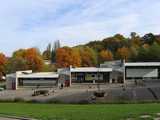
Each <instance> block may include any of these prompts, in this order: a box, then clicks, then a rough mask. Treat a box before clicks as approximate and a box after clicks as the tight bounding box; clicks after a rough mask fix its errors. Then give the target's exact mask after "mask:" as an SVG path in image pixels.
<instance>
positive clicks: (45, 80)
mask: <svg viewBox="0 0 160 120" xmlns="http://www.w3.org/2000/svg"><path fill="white" fill-rule="evenodd" d="M58 79H59V75H58V74H57V73H54V72H40V73H32V71H31V70H29V71H18V72H16V73H14V74H9V75H7V76H6V88H7V89H15V90H16V89H18V88H26V87H32V88H33V87H54V86H57V85H58Z"/></svg>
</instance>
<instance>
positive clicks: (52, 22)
mask: <svg viewBox="0 0 160 120" xmlns="http://www.w3.org/2000/svg"><path fill="white" fill-rule="evenodd" d="M159 8H160V1H159V0H152V1H151V0H141V1H139V0H134V1H131V0H112V1H111V0H99V1H98V0H87V1H86V0H38V1H37V0H5V1H3V2H1V6H0V18H1V19H0V26H1V29H0V51H3V52H5V53H7V54H8V55H10V54H11V52H12V51H13V50H15V49H18V48H20V47H31V46H37V47H40V48H42V49H43V48H44V47H45V46H46V44H47V43H48V42H51V41H54V40H56V39H60V40H61V41H62V43H63V45H76V44H79V43H81V44H83V43H86V42H88V41H90V40H97V39H102V38H104V37H107V36H109V35H113V34H116V33H122V34H125V35H129V33H130V32H132V31H135V32H138V33H140V34H144V33H147V32H154V33H159V30H160V29H159V26H160V23H159V19H160V13H159V12H158V9H159Z"/></svg>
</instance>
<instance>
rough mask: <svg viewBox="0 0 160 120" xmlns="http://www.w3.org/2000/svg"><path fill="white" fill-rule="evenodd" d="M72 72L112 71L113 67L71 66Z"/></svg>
mask: <svg viewBox="0 0 160 120" xmlns="http://www.w3.org/2000/svg"><path fill="white" fill-rule="evenodd" d="M70 71H71V72H112V68H96V67H79V68H71V70H70Z"/></svg>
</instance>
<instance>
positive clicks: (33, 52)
mask: <svg viewBox="0 0 160 120" xmlns="http://www.w3.org/2000/svg"><path fill="white" fill-rule="evenodd" d="M25 60H26V61H27V66H28V69H31V70H33V71H42V68H43V65H44V62H43V59H42V56H41V55H40V52H39V51H38V50H37V49H36V48H29V49H27V50H26V55H25Z"/></svg>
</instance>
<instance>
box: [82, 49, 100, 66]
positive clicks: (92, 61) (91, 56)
mask: <svg viewBox="0 0 160 120" xmlns="http://www.w3.org/2000/svg"><path fill="white" fill-rule="evenodd" d="M79 52H80V57H81V66H82V67H92V66H97V54H96V52H95V51H94V50H93V49H92V48H90V47H80V48H79Z"/></svg>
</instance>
